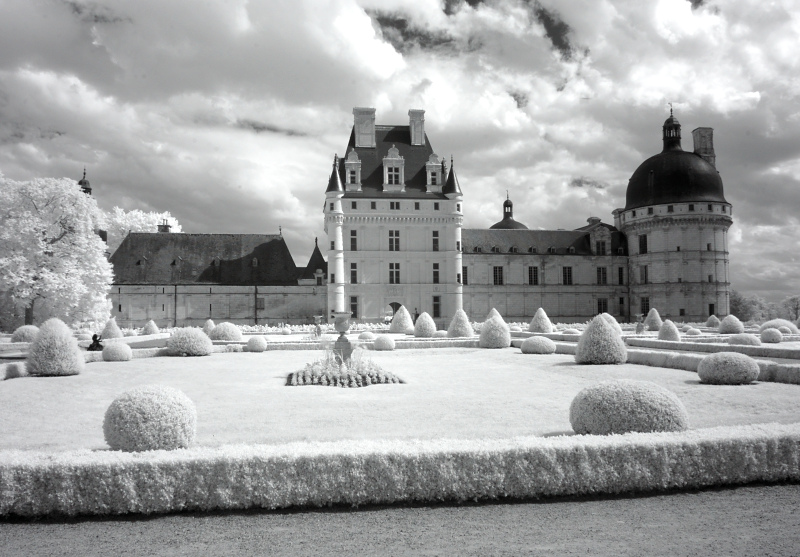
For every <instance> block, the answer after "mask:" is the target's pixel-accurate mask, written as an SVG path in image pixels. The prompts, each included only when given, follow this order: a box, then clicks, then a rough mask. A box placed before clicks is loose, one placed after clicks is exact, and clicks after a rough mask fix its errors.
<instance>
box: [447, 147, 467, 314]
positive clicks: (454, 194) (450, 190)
mask: <svg viewBox="0 0 800 557" xmlns="http://www.w3.org/2000/svg"><path fill="white" fill-rule="evenodd" d="M445 170H446V167H445V164H444V161H442V175H443V176H444V174H445ZM442 193H443V194H444V195H445V196H446V197H447V199H450V200H452V201H455V203H452V204H451V217H452V219H453V221H452V222H453V224H454V225H455V226H454V227H453V233H454V236H455V237H454V238H453V240H454V243H453V245H455V246H456V250H455V252H454V253H453V258H452V266H453V269H452V271H453V274H452V275H451V276H455V277H457V280H456V284H455V289H454V292H453V296H452V297H451V300H450V301H449V304H448V305H449V307H448V308H445V315H448V314H449V315H450V316H453V315H455V312H456V311H458V310H460V309H463V308H464V304H463V295H464V287H463V284H464V281H463V277H462V276H461V275H462V271H463V267H462V258H461V252H462V250H463V248H462V244H461V227H462V225H463V224H464V208H463V207H462V203H463V199H464V194H462V193H461V186H460V185H459V183H458V177H457V176H456V168H455V165H454V164H453V157H452V156H451V157H450V173H449V174H448V175H447V182H446V183H445V185H444V188H443V189H442Z"/></svg>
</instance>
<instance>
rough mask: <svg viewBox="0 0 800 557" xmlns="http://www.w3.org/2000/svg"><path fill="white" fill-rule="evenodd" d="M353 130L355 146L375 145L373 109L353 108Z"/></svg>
mask: <svg viewBox="0 0 800 557" xmlns="http://www.w3.org/2000/svg"><path fill="white" fill-rule="evenodd" d="M353 130H354V131H355V135H356V147H375V109H374V108H358V107H357V108H354V109H353Z"/></svg>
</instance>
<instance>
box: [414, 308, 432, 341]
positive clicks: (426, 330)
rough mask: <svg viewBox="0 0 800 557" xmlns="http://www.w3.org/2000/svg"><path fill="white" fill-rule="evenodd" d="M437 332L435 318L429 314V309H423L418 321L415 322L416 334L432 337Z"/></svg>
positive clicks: (421, 336)
mask: <svg viewBox="0 0 800 557" xmlns="http://www.w3.org/2000/svg"><path fill="white" fill-rule="evenodd" d="M435 332H436V323H434V322H433V318H432V317H431V316H430V315H428V312H427V311H423V312H422V315H420V316H419V317H417V322H416V323H415V324H414V336H415V337H419V338H430V337H432V336H433V333H435Z"/></svg>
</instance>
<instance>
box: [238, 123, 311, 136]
mask: <svg viewBox="0 0 800 557" xmlns="http://www.w3.org/2000/svg"><path fill="white" fill-rule="evenodd" d="M236 126H237V127H239V128H242V129H245V130H252V131H254V132H256V133H264V132H270V133H277V134H282V135H288V136H304V135H306V134H305V133H304V132H301V131H298V130H290V129H285V128H280V127H278V126H273V125H272V124H265V123H264V122H256V121H254V120H238V121H237V122H236Z"/></svg>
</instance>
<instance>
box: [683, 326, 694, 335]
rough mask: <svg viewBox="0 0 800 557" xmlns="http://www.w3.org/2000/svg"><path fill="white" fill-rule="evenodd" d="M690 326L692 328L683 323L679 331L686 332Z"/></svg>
mask: <svg viewBox="0 0 800 557" xmlns="http://www.w3.org/2000/svg"><path fill="white" fill-rule="evenodd" d="M691 328H692V326H691V325H684V326H683V327H681V332H684V333H687V332H689V329H691Z"/></svg>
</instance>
